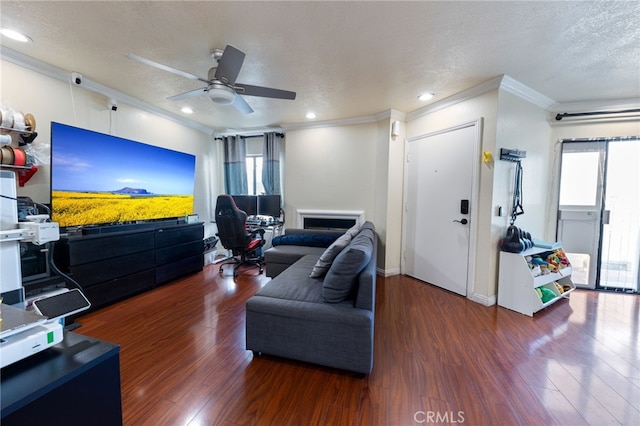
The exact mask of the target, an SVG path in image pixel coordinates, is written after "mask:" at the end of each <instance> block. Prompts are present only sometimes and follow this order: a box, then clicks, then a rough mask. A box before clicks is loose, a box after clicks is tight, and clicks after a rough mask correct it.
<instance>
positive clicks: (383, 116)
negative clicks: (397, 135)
mask: <svg viewBox="0 0 640 426" xmlns="http://www.w3.org/2000/svg"><path fill="white" fill-rule="evenodd" d="M375 117H376V121H382V120H399V121H407V114H406V113H404V112H402V111H398V110H396V109H388V110H386V111H382V112H380V113H378V114H376V115H375Z"/></svg>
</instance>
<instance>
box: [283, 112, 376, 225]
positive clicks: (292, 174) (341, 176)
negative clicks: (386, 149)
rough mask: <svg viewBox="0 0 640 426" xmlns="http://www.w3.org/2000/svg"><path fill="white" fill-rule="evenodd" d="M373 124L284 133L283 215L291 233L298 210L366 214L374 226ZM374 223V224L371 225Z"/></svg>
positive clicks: (374, 145)
mask: <svg viewBox="0 0 640 426" xmlns="http://www.w3.org/2000/svg"><path fill="white" fill-rule="evenodd" d="M376 140H377V128H376V123H373V122H372V123H365V124H357V125H350V126H336V127H321V128H311V129H301V130H288V131H287V139H286V154H285V166H284V170H285V176H284V191H285V213H286V222H287V226H289V227H295V226H296V225H297V224H296V223H295V221H296V211H297V209H316V210H364V212H365V219H366V220H371V221H374V219H375V218H374V215H375V204H376V202H375V197H376V193H375V192H376V191H375V173H376V171H375V170H376V150H377V148H376ZM374 223H375V221H374Z"/></svg>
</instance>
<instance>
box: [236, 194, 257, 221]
mask: <svg viewBox="0 0 640 426" xmlns="http://www.w3.org/2000/svg"><path fill="white" fill-rule="evenodd" d="M231 197H232V198H233V201H235V202H236V206H238V208H239V209H240V210H242V211H243V212H245V213H246V214H247V216H255V215H257V214H258V200H257V197H256V196H255V195H232V196H231Z"/></svg>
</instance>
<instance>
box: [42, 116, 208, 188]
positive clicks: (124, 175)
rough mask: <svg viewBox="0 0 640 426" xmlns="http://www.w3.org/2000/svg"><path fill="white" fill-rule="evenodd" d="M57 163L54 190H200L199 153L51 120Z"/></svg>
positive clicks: (53, 146) (54, 164) (54, 165)
mask: <svg viewBox="0 0 640 426" xmlns="http://www.w3.org/2000/svg"><path fill="white" fill-rule="evenodd" d="M51 161H52V168H51V185H52V189H53V190H54V191H82V192H86V191H90V192H104V191H107V192H111V191H117V190H120V189H122V188H137V189H145V190H147V192H149V193H152V194H163V195H191V194H193V190H194V179H195V175H194V173H195V162H196V158H195V156H194V155H191V154H186V153H183V152H178V151H173V150H169V149H165V148H160V147H157V146H153V145H147V144H144V143H140V142H134V141H131V140H128V139H122V138H118V137H114V136H110V135H106V134H102V133H96V132H92V131H89V130H84V129H79V128H77V127H72V126H67V125H64V124H59V123H51Z"/></svg>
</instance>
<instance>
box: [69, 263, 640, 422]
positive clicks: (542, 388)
mask: <svg viewBox="0 0 640 426" xmlns="http://www.w3.org/2000/svg"><path fill="white" fill-rule="evenodd" d="M256 274H257V271H256V270H255V269H254V270H248V271H246V272H244V273H242V274H241V275H240V276H239V277H238V278H237V279H236V281H235V282H234V280H233V279H232V278H231V277H228V276H219V275H218V268H217V266H215V265H209V266H206V267H205V269H204V271H203V272H202V273H198V274H195V275H192V276H189V277H187V278H184V279H181V280H178V281H175V282H173V283H171V284H168V285H165V286H163V287H161V288H159V289H156V290H154V291H152V292H149V293H145V294H142V295H139V296H137V297H134V298H131V299H128V300H125V301H123V302H120V303H117V304H115V305H112V306H110V307H107V308H104V309H101V310H99V311H96V312H93V313H90V314H88V315H85V316H83V317H80V318H79V319H77V322H78V323H80V324H81V327H80V328H78V329H76V330H75V331H76V332H78V333H81V334H86V335H89V336H93V337H96V338H100V339H103V340H107V341H111V342H114V343H118V344H120V345H121V355H120V356H121V377H122V404H123V413H124V414H123V416H124V424H125V425H136V426H137V425H190V426H196V425H198V426H204V425H246V424H257V425H278V426H280V425H415V424H434V423H439V424H446V423H448V424H469V425H492V424H495V425H497V424H500V425H516V424H518V425H550V424H557V425H583V424H585V425H586V424H591V425H599V426H600V425H618V424H622V425H638V424H640V296H638V295H624V294H613V293H602V292H592V291H580V290H577V291H574V292H573V293H572V294H571V296H570V299H569V300H562V301H560V302H558V303H556V304H555V305H553V306H551V307H549V308H548V309H546V310H544V311H541V312H539V313H537V314H536V315H535V316H534V317H533V318H530V317H527V316H524V315H521V314H518V313H516V312H512V311H509V310H507V309H504V308H500V307H497V306H492V307H486V306H482V305H479V304H477V303H474V302H471V301H468V300H466V299H465V298H463V297H460V296H457V295H453V294H451V293H449V292H446V291H444V290H441V289H439V288H437V287H434V286H431V285H428V284H425V283H422V282H419V281H416V280H414V279H411V278H408V277H403V276H396V277H390V278H382V277H378V294H377V311H376V330H375V357H374V368H373V372H372V373H371V374H370V375H369V376H367V377H364V378H363V377H361V376H358V375H355V374H351V373H347V372H343V371H337V370H332V369H327V368H323V367H318V366H314V365H309V364H303V363H299V362H295V361H288V360H284V359H277V358H274V357H269V356H262V357H259V358H254V357H253V355H252V353H251V352H249V351H246V350H245V349H244V302H245V301H246V299H247V298H248V297H250V296H251V295H252V294H254V293H255V292H256V291H257V290H258V289H259V288H260V287H261V286H262V285H264V284H265V283H267V282H268V281H269V279H268V278H266V277H264V275H261V276H257V275H256Z"/></svg>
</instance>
